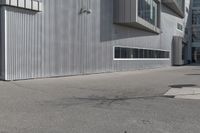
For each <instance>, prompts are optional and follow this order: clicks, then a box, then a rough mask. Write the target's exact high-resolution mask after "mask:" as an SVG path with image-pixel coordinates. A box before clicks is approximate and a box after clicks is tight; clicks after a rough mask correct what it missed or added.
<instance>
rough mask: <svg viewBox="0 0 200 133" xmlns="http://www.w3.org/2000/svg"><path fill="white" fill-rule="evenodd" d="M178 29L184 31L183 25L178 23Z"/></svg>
mask: <svg viewBox="0 0 200 133" xmlns="http://www.w3.org/2000/svg"><path fill="white" fill-rule="evenodd" d="M177 29H178V30H180V31H183V25H182V24H180V23H177Z"/></svg>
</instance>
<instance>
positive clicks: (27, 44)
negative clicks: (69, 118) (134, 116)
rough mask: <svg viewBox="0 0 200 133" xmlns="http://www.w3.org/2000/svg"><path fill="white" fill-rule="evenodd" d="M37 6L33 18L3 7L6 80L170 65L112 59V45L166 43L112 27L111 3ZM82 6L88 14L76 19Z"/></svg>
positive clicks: (64, 0) (52, 1) (51, 0)
mask: <svg viewBox="0 0 200 133" xmlns="http://www.w3.org/2000/svg"><path fill="white" fill-rule="evenodd" d="M42 2H43V4H44V11H43V12H41V13H36V14H33V13H32V12H30V11H25V10H21V9H17V8H12V7H7V8H6V9H7V22H8V27H7V30H8V64H9V65H8V79H7V80H15V79H27V78H38V77H50V76H65V75H78V74H90V73H101V72H114V71H127V70H136V69H146V68H156V67H161V66H169V65H170V61H156V60H155V61H113V46H115V45H121V46H130V47H144V48H155V49H165V50H170V49H171V43H167V42H165V43H161V37H162V35H155V34H153V33H149V32H145V31H142V30H137V29H133V28H129V27H124V26H118V25H114V24H113V0H43V1H42ZM82 7H89V8H91V9H92V10H93V13H92V14H91V15H86V14H84V15H80V14H79V11H80V9H81V8H82ZM174 24H176V23H174ZM162 25H163V23H162ZM170 27H171V26H170ZM170 27H168V28H170ZM166 35H167V36H172V34H166ZM168 38H170V37H168ZM164 45H167V46H164Z"/></svg>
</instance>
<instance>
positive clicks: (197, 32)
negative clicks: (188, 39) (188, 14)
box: [192, 0, 200, 63]
mask: <svg viewBox="0 0 200 133" xmlns="http://www.w3.org/2000/svg"><path fill="white" fill-rule="evenodd" d="M192 62H195V63H200V1H199V0H193V7H192Z"/></svg>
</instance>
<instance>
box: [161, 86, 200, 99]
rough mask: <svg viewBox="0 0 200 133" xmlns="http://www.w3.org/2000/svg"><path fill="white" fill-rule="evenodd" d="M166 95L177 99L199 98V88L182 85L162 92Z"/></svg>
mask: <svg viewBox="0 0 200 133" xmlns="http://www.w3.org/2000/svg"><path fill="white" fill-rule="evenodd" d="M164 96H166V97H173V98H177V99H199V100H200V88H192V87H183V88H171V89H170V90H169V91H168V92H167V93H165V94H164Z"/></svg>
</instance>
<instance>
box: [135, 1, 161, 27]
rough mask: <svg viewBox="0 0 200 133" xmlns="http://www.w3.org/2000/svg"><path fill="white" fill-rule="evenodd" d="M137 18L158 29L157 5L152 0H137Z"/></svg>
mask: <svg viewBox="0 0 200 133" xmlns="http://www.w3.org/2000/svg"><path fill="white" fill-rule="evenodd" d="M138 16H139V17H141V18H143V19H144V20H146V21H148V22H149V23H151V24H153V25H155V26H157V27H158V3H157V2H155V1H154V0H138Z"/></svg>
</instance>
